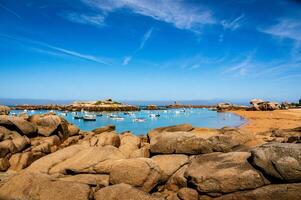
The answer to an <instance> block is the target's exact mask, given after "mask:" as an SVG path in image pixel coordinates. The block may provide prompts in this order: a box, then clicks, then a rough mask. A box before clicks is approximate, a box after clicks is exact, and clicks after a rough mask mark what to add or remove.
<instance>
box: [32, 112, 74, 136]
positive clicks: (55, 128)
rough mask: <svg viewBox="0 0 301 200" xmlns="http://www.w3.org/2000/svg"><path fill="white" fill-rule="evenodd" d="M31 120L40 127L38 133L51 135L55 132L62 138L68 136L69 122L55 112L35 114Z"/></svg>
mask: <svg viewBox="0 0 301 200" xmlns="http://www.w3.org/2000/svg"><path fill="white" fill-rule="evenodd" d="M29 121H30V122H31V123H33V124H35V125H36V126H37V127H38V134H40V135H43V136H46V137H47V136H50V135H52V134H53V133H54V132H56V134H57V135H60V137H61V138H66V137H68V136H69V135H68V125H67V124H68V123H67V122H66V121H65V120H64V119H62V118H61V117H59V116H57V115H54V114H44V115H33V116H31V117H30V118H29Z"/></svg>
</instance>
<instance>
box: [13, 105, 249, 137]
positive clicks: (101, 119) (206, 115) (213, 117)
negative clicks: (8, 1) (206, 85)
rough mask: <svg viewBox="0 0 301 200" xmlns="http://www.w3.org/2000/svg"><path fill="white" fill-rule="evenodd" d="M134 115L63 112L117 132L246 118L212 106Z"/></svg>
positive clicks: (85, 126) (84, 125) (217, 124)
mask: <svg viewBox="0 0 301 200" xmlns="http://www.w3.org/2000/svg"><path fill="white" fill-rule="evenodd" d="M21 112H23V111H20V110H13V111H12V112H11V113H16V114H19V113H21ZM47 112H49V111H46V110H39V111H28V115H33V114H42V113H47ZM54 112H55V113H56V114H58V115H62V112H60V111H54ZM132 113H133V114H132V115H126V114H124V112H108V113H102V114H103V116H97V118H96V121H84V120H83V119H74V117H73V114H72V113H71V112H68V113H67V115H66V116H63V117H64V118H65V119H67V120H68V121H69V122H71V123H73V124H75V125H77V126H78V127H80V129H81V130H86V131H90V130H93V129H95V128H98V127H101V126H105V125H109V124H114V125H116V129H117V132H123V131H131V132H133V133H134V134H136V135H140V134H147V132H148V131H149V130H151V129H153V128H157V127H162V126H171V125H177V124H183V123H188V124H192V125H193V126H195V127H207V128H221V127H224V126H232V127H237V126H239V125H241V124H243V123H245V122H246V121H245V119H243V118H242V117H240V116H237V115H235V114H231V113H218V112H216V111H212V110H208V109H199V108H193V109H185V111H184V110H183V109H170V110H166V111H163V110H160V111H146V110H142V111H138V112H132ZM112 114H113V115H115V116H118V117H122V118H124V119H123V120H121V121H117V120H114V119H112V118H110V115H112ZM152 114H159V115H160V116H159V117H153V118H152V117H150V115H152ZM135 118H144V119H145V121H144V122H134V119H135Z"/></svg>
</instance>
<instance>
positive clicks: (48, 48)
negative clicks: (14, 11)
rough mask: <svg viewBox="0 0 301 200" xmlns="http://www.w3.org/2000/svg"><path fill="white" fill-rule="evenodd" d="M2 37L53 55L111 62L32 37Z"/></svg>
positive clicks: (100, 62)
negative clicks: (32, 38)
mask: <svg viewBox="0 0 301 200" xmlns="http://www.w3.org/2000/svg"><path fill="white" fill-rule="evenodd" d="M0 37H2V38H7V39H10V40H15V41H18V42H21V43H24V44H26V45H29V46H30V47H31V48H32V49H38V51H39V52H47V53H48V54H49V53H51V52H52V53H53V55H56V54H62V55H68V56H72V57H75V58H80V59H83V60H87V61H92V62H96V63H99V64H105V65H109V63H108V62H107V61H105V60H104V59H101V58H98V57H95V56H92V55H87V54H83V53H79V52H76V51H73V50H68V49H64V48H60V47H57V46H53V45H50V44H47V43H44V42H41V41H37V40H31V39H27V38H21V37H14V36H10V35H4V34H0Z"/></svg>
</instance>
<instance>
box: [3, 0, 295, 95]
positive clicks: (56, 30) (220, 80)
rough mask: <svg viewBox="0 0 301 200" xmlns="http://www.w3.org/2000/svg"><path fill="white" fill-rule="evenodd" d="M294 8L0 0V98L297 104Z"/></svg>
mask: <svg viewBox="0 0 301 200" xmlns="http://www.w3.org/2000/svg"><path fill="white" fill-rule="evenodd" d="M300 10H301V3H300V1H297V0H296V1H289V0H277V1H275V0H227V1H221V0H43V1H38V0H0V76H1V79H0V98H33V99H101V98H108V97H110V98H114V99H117V100H174V99H176V100H195V99H206V100H207V99H217V98H218V99H228V100H240V99H241V100H242V99H250V98H255V97H256V98H264V99H268V100H285V99H286V100H290V101H293V100H297V99H299V98H301V87H300V86H301V12H300Z"/></svg>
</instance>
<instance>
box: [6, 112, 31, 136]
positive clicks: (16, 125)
mask: <svg viewBox="0 0 301 200" xmlns="http://www.w3.org/2000/svg"><path fill="white" fill-rule="evenodd" d="M0 126H4V127H6V128H7V129H9V130H13V131H17V132H19V133H20V134H23V135H27V136H31V135H33V134H35V133H36V132H37V127H36V126H35V125H34V124H32V123H30V122H28V121H26V120H24V119H23V118H21V117H11V116H7V115H1V116H0Z"/></svg>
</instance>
